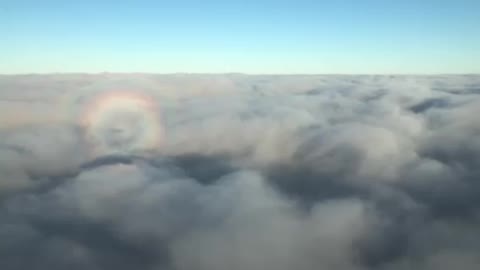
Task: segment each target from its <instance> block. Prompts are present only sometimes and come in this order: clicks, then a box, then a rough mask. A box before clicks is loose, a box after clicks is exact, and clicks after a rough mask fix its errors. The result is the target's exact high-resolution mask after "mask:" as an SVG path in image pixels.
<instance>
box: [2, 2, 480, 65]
mask: <svg viewBox="0 0 480 270" xmlns="http://www.w3.org/2000/svg"><path fill="white" fill-rule="evenodd" d="M0 34H1V37H0V40H1V42H0V73H31V72H34V73H47V72H103V71H108V72H159V73H172V72H195V73H212V72H214V73H217V72H245V73H363V74H365V73H367V74H369V73H408V74H412V73H413V74H418V73H421V74H425V73H427V74H429V73H480V1H479V0H456V1H454V0H451V1H442V0H436V1H433V0H423V1H422V0H405V1H389V0H385V1H379V0H365V1H361V0H356V1H354V0H352V1H347V0H338V1H333V0H331V1H321V0H317V1H306V0H297V1H294V0H291V1H261V0H258V1H249V0H245V1H208V0H206V1H185V0H178V1H160V0H159V1H141V0H138V1H129V0H125V1H100V0H98V1H94V0H85V1H67V0H65V1H41V0H30V1H28V0H0Z"/></svg>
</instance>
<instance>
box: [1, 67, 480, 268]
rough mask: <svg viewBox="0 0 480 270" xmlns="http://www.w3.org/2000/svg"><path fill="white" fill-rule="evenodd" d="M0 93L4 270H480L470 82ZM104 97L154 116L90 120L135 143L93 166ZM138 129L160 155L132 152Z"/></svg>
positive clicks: (209, 83)
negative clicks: (154, 135) (122, 97)
mask: <svg viewBox="0 0 480 270" xmlns="http://www.w3.org/2000/svg"><path fill="white" fill-rule="evenodd" d="M0 89H1V91H0V103H1V104H0V107H1V108H2V114H1V115H0V261H1V264H2V269H5V270H10V269H72V270H73V269H155V270H157V269H165V270H193V269H195V270H197V269H199V270H202V269H204V270H224V269H232V270H233V269H238V270H241V269H252V270H254V269H263V270H269V269H272V270H273V269H275V270H282V269H285V270H289V269H299V270H311V269H312V270H313V269H334V270H335V269H338V270H354V269H355V270H357V269H358V270H370V269H372V270H376V269H382V270H383V269H385V270H407V269H427V270H430V269H432V270H433V269H440V270H443V269H445V270H447V269H455V268H456V269H477V268H478V267H479V266H480V259H479V258H480V244H479V243H480V212H479V211H478V208H479V206H480V196H479V195H480V182H479V181H478V179H480V169H479V168H480V120H479V119H478V117H477V116H478V115H479V113H480V96H479V94H480V90H479V89H480V76H473V75H469V76H467V75H465V76H425V77H422V76H248V75H242V74H227V75H184V74H176V75H151V74H122V75H116V74H99V75H81V74H77V75H23V76H1V77H0ZM115 91H132V92H134V93H139V94H141V95H143V96H148V97H149V98H150V99H151V101H152V100H153V101H154V102H155V104H158V109H156V111H155V113H156V114H157V115H156V117H152V116H151V115H148V118H145V117H144V115H143V114H142V110H141V108H140V109H139V110H137V109H135V111H134V112H133V113H134V114H132V111H128V110H126V111H125V115H127V116H128V115H129V116H128V117H125V118H122V117H118V116H121V115H124V114H122V113H123V112H119V113H115V115H116V116H117V117H114V118H103V120H102V122H99V124H98V125H97V126H96V129H95V130H94V135H95V136H97V137H96V139H97V140H103V141H107V142H108V141H109V140H112V138H114V137H115V136H117V137H119V136H120V137H121V136H123V137H125V136H126V135H125V136H124V135H122V134H127V135H128V134H133V135H135V136H133V135H132V136H130V137H128V138H129V139H128V140H127V139H125V140H116V143H117V144H121V145H117V144H112V145H109V148H108V149H111V148H117V149H128V151H127V150H125V151H124V150H122V151H104V152H99V151H97V150H98V149H94V148H95V147H94V145H92V138H91V134H92V130H88V127H85V126H83V125H82V124H81V118H82V114H83V113H84V108H85V107H86V106H88V104H89V102H91V100H92V99H94V98H95V96H97V95H98V94H101V93H103V92H109V93H115ZM99 117H101V116H99ZM123 119H124V120H123ZM132 119H134V120H132ZM151 121H158V122H155V123H152V122H151ZM153 124H154V125H161V127H162V128H161V130H162V134H161V137H159V138H161V142H160V143H159V144H157V145H155V146H151V145H149V147H150V148H149V149H143V148H142V149H134V148H135V147H136V146H137V145H140V144H139V142H138V140H139V139H138V138H141V137H142V136H146V135H143V133H138V132H140V131H142V132H147V131H150V130H152V129H151V128H150V125H153ZM120 127H121V128H120ZM119 130H120V131H119ZM153 130H158V129H153ZM119 132H123V133H121V134H120V133H119ZM89 134H90V135H89ZM112 134H113V135H112ZM118 134H120V135H118ZM139 134H141V135H139ZM123 137H122V138H123ZM136 150H138V151H136Z"/></svg>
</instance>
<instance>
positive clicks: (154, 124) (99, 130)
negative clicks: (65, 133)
mask: <svg viewBox="0 0 480 270" xmlns="http://www.w3.org/2000/svg"><path fill="white" fill-rule="evenodd" d="M80 121H81V125H82V126H83V127H84V128H85V130H86V136H87V140H88V141H89V143H90V144H91V145H92V147H93V155H94V156H98V155H109V154H128V155H130V154H144V153H150V152H154V151H156V150H158V148H159V147H160V144H161V142H162V139H163V128H162V124H161V118H160V110H159V108H158V106H157V103H156V102H155V100H154V99H153V98H152V97H150V96H148V95H146V94H143V93H139V92H135V91H118V90H116V91H108V92H102V93H99V94H97V95H95V96H94V97H93V99H91V101H90V102H88V103H87V104H86V106H85V107H84V109H83V111H82V114H81V118H80Z"/></svg>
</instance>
